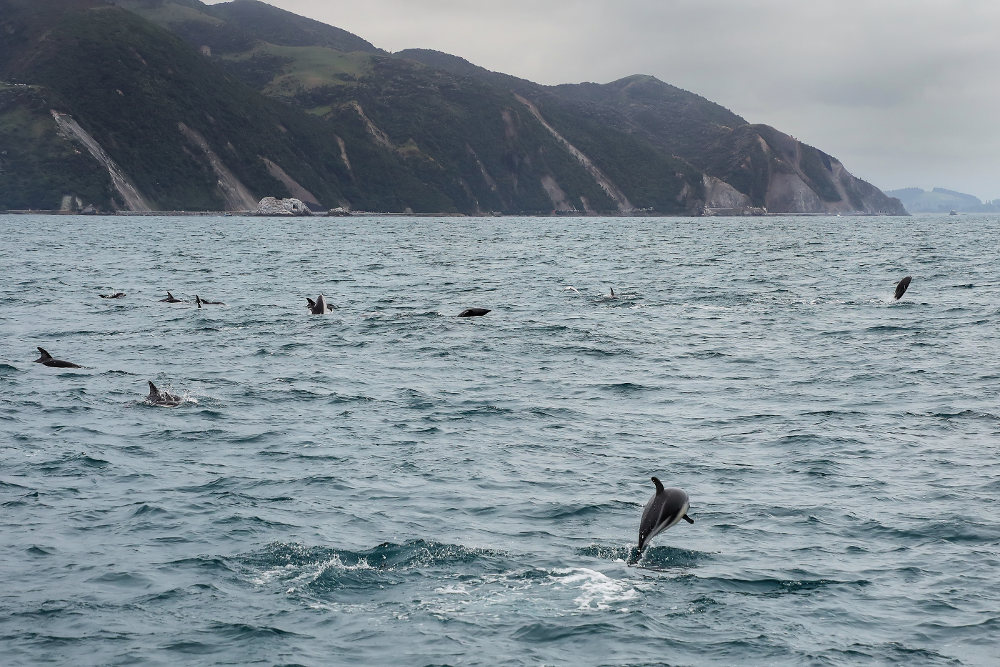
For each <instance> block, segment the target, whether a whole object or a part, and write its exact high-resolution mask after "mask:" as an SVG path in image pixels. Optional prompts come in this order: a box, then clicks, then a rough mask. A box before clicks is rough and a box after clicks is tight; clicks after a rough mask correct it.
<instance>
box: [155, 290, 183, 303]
mask: <svg viewBox="0 0 1000 667" xmlns="http://www.w3.org/2000/svg"><path fill="white" fill-rule="evenodd" d="M160 302H161V303H183V302H184V299H175V298H174V295H173V294H171V293H170V292H167V298H166V299H160Z"/></svg>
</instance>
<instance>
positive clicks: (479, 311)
mask: <svg viewBox="0 0 1000 667" xmlns="http://www.w3.org/2000/svg"><path fill="white" fill-rule="evenodd" d="M488 312H490V309H489V308H466V309H465V310H463V311H462V312H460V313H459V314H458V316H459V317H482V316H483V315H485V314H486V313H488Z"/></svg>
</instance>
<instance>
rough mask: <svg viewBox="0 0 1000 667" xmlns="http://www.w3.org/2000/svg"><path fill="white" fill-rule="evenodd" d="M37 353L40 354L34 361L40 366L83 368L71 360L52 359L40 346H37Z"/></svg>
mask: <svg viewBox="0 0 1000 667" xmlns="http://www.w3.org/2000/svg"><path fill="white" fill-rule="evenodd" d="M38 353H39V354H40V355H42V356H40V357H38V358H37V359H35V362H34V363H36V364H41V365H42V366H49V367H50V368H83V366H79V365H77V364H74V363H73V362H71V361H63V360H62V359H53V358H52V355H51V354H49V353H48V352H46V351H45V350H43V349H42V348H38Z"/></svg>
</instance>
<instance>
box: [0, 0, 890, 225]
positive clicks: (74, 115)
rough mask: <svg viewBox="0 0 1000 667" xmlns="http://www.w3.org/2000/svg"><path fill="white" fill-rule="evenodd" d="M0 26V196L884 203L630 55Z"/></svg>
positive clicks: (91, 25) (191, 31) (479, 208)
mask: <svg viewBox="0 0 1000 667" xmlns="http://www.w3.org/2000/svg"><path fill="white" fill-rule="evenodd" d="M0 31H2V32H0V34H4V35H5V36H6V37H7V38H6V39H5V40H3V41H0V82H2V83H0V141H2V142H3V145H4V146H8V148H7V149H6V153H5V154H3V155H0V170H2V171H0V208H21V207H28V206H31V207H36V208H55V207H58V206H60V205H65V203H66V201H67V197H69V200H70V201H74V202H77V201H78V202H82V203H92V204H95V205H97V206H98V207H99V208H102V209H115V208H134V207H136V206H139V205H145V206H147V207H149V208H155V209H181V210H183V209H208V210H222V209H228V210H241V209H246V208H249V207H252V202H253V200H255V199H257V198H260V197H263V196H266V195H271V196H279V197H284V196H297V197H299V198H301V199H303V200H304V201H306V202H307V204H309V205H310V206H312V207H313V208H326V207H334V206H344V207H349V208H352V209H365V210H381V211H406V210H412V211H415V212H462V213H485V212H493V211H500V212H505V213H534V214H538V213H549V212H553V211H558V212H586V213H629V212H634V211H644V212H651V213H662V214H698V213H700V212H702V211H703V210H708V209H710V208H712V207H718V206H721V205H724V206H728V207H733V206H736V207H737V208H739V207H742V208H750V207H757V208H760V207H765V206H769V207H772V209H773V210H791V211H795V210H810V211H815V210H819V211H838V212H839V211H848V212H850V211H860V212H872V211H889V212H897V213H898V212H902V207H901V205H899V202H898V201H895V200H890V199H888V198H886V197H885V196H884V195H882V194H881V193H880V192H878V191H877V190H876V189H875V188H872V187H871V186H870V185H868V184H864V183H863V182H861V181H857V179H854V178H853V177H851V176H850V175H849V174H848V173H847V172H846V171H845V170H844V169H843V168H842V165H840V164H839V162H837V161H836V160H835V159H833V158H831V157H830V156H828V155H826V154H825V153H822V151H818V150H817V149H814V148H811V147H808V146H804V145H802V144H799V143H798V142H796V141H795V140H794V139H792V138H791V137H788V136H787V135H783V134H781V133H780V132H777V131H776V130H773V129H771V128H767V127H766V126H750V125H748V124H747V123H746V121H744V120H743V119H742V118H740V117H739V116H737V115H736V114H734V113H732V112H730V111H729V110H727V109H725V108H723V107H721V106H719V105H717V104H714V103H712V102H711V101H709V100H706V99H704V98H702V97H700V96H698V95H695V94H692V93H689V92H687V91H683V90H681V89H678V88H676V87H674V86H670V85H668V84H666V83H663V82H661V81H658V80H657V79H655V78H653V77H649V76H633V77H627V78H625V79H622V80H620V81H615V82H612V83H609V84H577V85H565V86H540V85H538V84H534V83H532V82H530V81H525V80H522V79H517V78H515V77H510V76H508V75H504V74H500V73H495V72H489V71H487V70H484V69H482V68H479V67H476V66H475V65H473V64H471V63H469V62H467V61H464V60H462V59H461V58H456V57H454V56H450V55H448V54H442V53H437V52H433V51H424V50H411V51H406V52H402V53H399V54H388V53H386V52H384V51H382V50H380V49H378V48H376V47H375V46H373V45H372V44H370V43H369V42H367V41H366V40H364V39H362V38H360V37H357V36H355V35H352V34H350V33H348V32H346V31H344V30H341V29H339V28H335V27H333V26H327V25H324V24H322V23H319V22H317V21H313V20H310V19H307V18H304V17H301V16H297V15H295V14H292V13H290V12H286V11H283V10H280V9H277V8H275V7H271V6H269V5H267V4H265V3H261V2H256V0H236V1H234V2H228V3H222V4H217V5H205V4H202V3H201V2H198V1H197V0H118V1H117V2H115V3H114V4H109V3H107V2H101V1H99V0H37V1H35V2H27V1H26V0H0ZM22 84H23V85H22ZM29 136H30V137H33V138H34V139H33V140H32V141H28V140H27V139H26V137H29ZM112 174H114V177H113V178H112V176H111V175H112ZM123 181H124V182H125V184H124V185H123ZM709 185H710V186H711V187H709ZM130 192H131V193H132V194H129V193H130ZM136 202H140V203H136Z"/></svg>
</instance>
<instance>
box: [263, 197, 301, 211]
mask: <svg viewBox="0 0 1000 667" xmlns="http://www.w3.org/2000/svg"><path fill="white" fill-rule="evenodd" d="M254 215H312V211H310V210H309V207H308V206H306V205H305V204H304V203H302V200H301V199H295V198H294V197H292V198H290V199H277V198H275V197H264V198H263V199H261V200H260V203H259V204H257V210H255V211H254Z"/></svg>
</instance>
